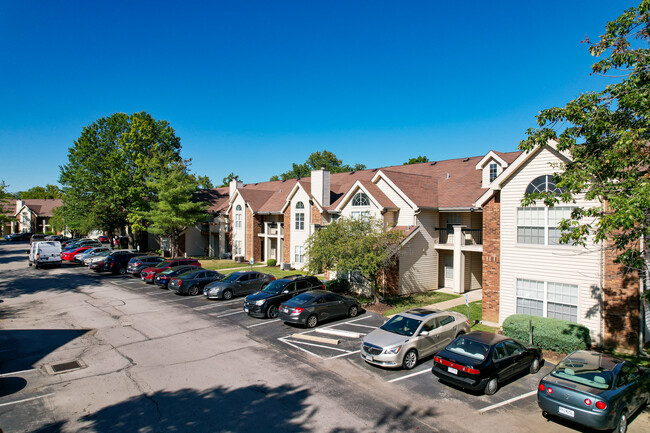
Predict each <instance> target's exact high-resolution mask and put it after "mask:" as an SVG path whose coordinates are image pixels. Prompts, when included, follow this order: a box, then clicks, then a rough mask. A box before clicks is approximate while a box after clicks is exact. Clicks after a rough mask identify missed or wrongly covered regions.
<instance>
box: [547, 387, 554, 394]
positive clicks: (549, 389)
mask: <svg viewBox="0 0 650 433" xmlns="http://www.w3.org/2000/svg"><path fill="white" fill-rule="evenodd" d="M546 392H548V393H549V394H553V388H551V387H550V386H549V387H548V388H546Z"/></svg>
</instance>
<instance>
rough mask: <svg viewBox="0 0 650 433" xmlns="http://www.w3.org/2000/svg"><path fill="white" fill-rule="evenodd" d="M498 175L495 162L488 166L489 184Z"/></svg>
mask: <svg viewBox="0 0 650 433" xmlns="http://www.w3.org/2000/svg"><path fill="white" fill-rule="evenodd" d="M498 175H499V171H498V165H497V163H496V162H493V163H491V164H490V182H492V181H493V180H494V179H496V178H497V176H498Z"/></svg>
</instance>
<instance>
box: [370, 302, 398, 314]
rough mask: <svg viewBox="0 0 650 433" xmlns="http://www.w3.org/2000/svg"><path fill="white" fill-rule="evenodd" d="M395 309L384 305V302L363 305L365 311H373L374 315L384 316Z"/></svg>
mask: <svg viewBox="0 0 650 433" xmlns="http://www.w3.org/2000/svg"><path fill="white" fill-rule="evenodd" d="M393 307H394V305H390V304H384V303H383V302H372V303H369V304H364V305H363V309H364V310H366V311H372V312H373V313H377V314H381V315H382V316H383V315H384V313H385V312H386V311H388V310H390V309H391V308H393Z"/></svg>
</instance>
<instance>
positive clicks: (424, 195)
mask: <svg viewBox="0 0 650 433" xmlns="http://www.w3.org/2000/svg"><path fill="white" fill-rule="evenodd" d="M381 172H382V173H384V174H385V175H386V177H388V178H389V179H390V180H391V181H392V182H393V183H394V184H395V185H396V186H397V187H398V188H399V189H400V190H402V191H403V192H404V194H406V196H407V197H408V198H409V199H410V200H411V201H412V202H413V203H415V205H416V206H418V207H421V208H435V207H438V181H437V179H435V178H433V177H431V176H425V175H423V174H412V173H400V172H398V171H392V170H382V171H381Z"/></svg>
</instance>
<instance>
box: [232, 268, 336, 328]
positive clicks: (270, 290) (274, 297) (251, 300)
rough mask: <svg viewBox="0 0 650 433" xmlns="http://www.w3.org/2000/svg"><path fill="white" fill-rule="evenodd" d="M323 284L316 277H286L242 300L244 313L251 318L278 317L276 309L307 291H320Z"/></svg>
mask: <svg viewBox="0 0 650 433" xmlns="http://www.w3.org/2000/svg"><path fill="white" fill-rule="evenodd" d="M322 288H324V286H323V283H321V282H320V280H319V279H318V278H316V277H309V276H307V277H305V276H302V275H299V276H297V277H293V278H291V277H287V278H283V279H281V280H275V281H272V282H271V283H270V284H269V285H268V286H266V287H265V288H264V289H263V290H262V291H261V292H255V293H253V294H252V295H248V296H247V297H246V299H245V300H244V311H245V312H247V313H248V315H249V316H253V317H261V318H264V317H268V318H270V319H274V318H276V317H278V307H279V306H280V304H281V303H282V302H284V301H288V300H289V299H291V298H293V297H294V296H296V295H299V294H301V293H303V292H306V291H307V290H314V289H322Z"/></svg>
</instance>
